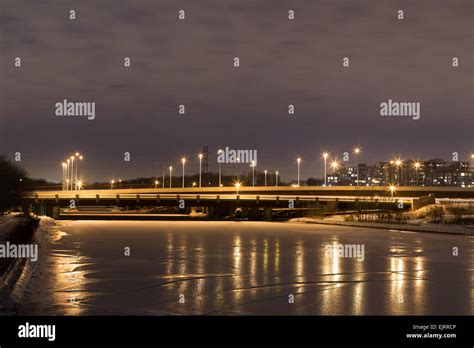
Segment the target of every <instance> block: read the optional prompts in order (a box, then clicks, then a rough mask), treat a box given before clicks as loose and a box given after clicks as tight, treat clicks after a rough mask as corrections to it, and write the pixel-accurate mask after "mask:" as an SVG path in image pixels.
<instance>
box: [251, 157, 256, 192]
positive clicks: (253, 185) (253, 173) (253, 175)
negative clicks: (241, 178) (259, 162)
mask: <svg viewBox="0 0 474 348" xmlns="http://www.w3.org/2000/svg"><path fill="white" fill-rule="evenodd" d="M251 165H252V187H255V161H252V164H251Z"/></svg>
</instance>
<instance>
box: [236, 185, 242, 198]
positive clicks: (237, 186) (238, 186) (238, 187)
mask: <svg viewBox="0 0 474 348" xmlns="http://www.w3.org/2000/svg"><path fill="white" fill-rule="evenodd" d="M240 186H242V184H241V183H240V182H236V183H235V187H236V189H237V196H238V195H239V189H240Z"/></svg>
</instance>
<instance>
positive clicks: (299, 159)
mask: <svg viewBox="0 0 474 348" xmlns="http://www.w3.org/2000/svg"><path fill="white" fill-rule="evenodd" d="M296 162H298V184H297V186H298V187H300V163H301V158H299V157H298V159H297V160H296Z"/></svg>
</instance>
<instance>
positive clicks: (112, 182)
mask: <svg viewBox="0 0 474 348" xmlns="http://www.w3.org/2000/svg"><path fill="white" fill-rule="evenodd" d="M114 184H115V180H112V181H111V182H110V189H111V190H113V189H114Z"/></svg>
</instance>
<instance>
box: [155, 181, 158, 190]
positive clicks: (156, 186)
mask: <svg viewBox="0 0 474 348" xmlns="http://www.w3.org/2000/svg"><path fill="white" fill-rule="evenodd" d="M155 188H158V180H155Z"/></svg>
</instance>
